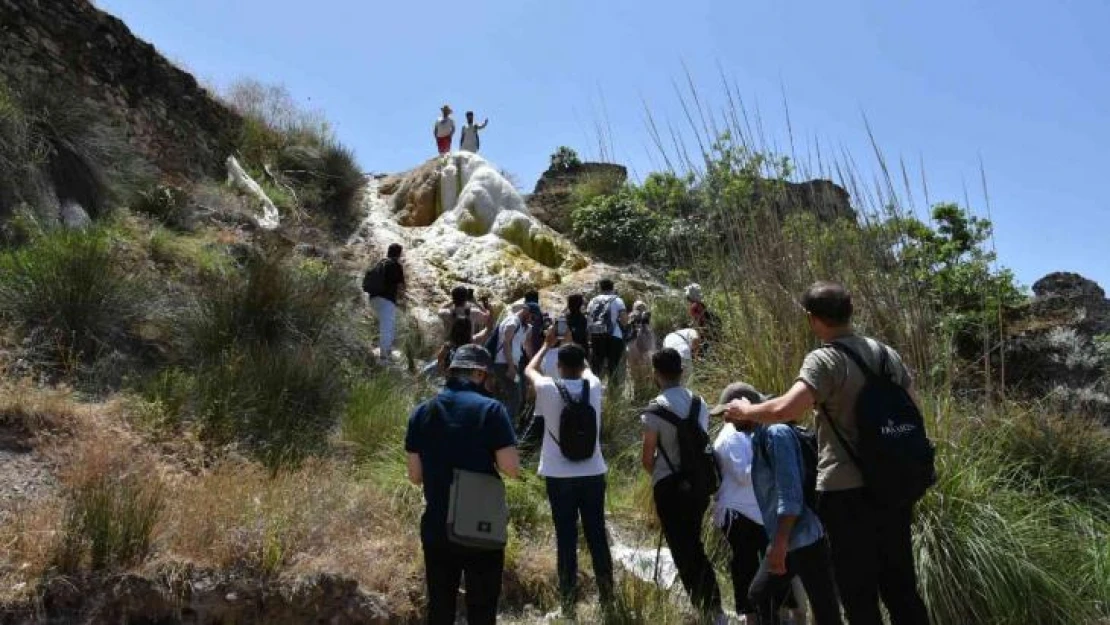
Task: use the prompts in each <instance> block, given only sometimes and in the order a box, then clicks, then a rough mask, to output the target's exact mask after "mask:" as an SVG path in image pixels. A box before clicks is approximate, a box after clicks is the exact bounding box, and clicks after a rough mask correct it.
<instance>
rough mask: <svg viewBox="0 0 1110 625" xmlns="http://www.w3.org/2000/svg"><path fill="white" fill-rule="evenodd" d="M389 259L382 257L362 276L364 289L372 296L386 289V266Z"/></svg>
mask: <svg viewBox="0 0 1110 625" xmlns="http://www.w3.org/2000/svg"><path fill="white" fill-rule="evenodd" d="M387 262H388V261H387V260H386V259H382V260H380V261H378V264H376V265H374V266H373V267H371V268H370V269H368V270H367V271H366V275H364V276H363V277H362V290H363V291H366V294H367V295H369V296H370V297H377V296H378V295H381V294H382V292H383V291H385V266H386V263H387Z"/></svg>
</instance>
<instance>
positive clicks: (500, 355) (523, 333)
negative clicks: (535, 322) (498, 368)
mask: <svg viewBox="0 0 1110 625" xmlns="http://www.w3.org/2000/svg"><path fill="white" fill-rule="evenodd" d="M509 328H516V334H514V335H513V344H512V349H511V350H510V351H511V353H512V355H513V364H520V359H521V358H524V340H525V339H526V338H527V337H528V326H526V325H524V322H522V321H521V320H520V319H519V318H518V317H517V316H516V315H509V316H508V317H506V318H505V320H504V321H502V322H501V324H500V325H498V326H497V334H498V337H497V354H496V355H494V358H493V362H494V364H498V365H504V364H508V363H506V362H505V333H506V331H508V329H509Z"/></svg>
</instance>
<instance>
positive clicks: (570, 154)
mask: <svg viewBox="0 0 1110 625" xmlns="http://www.w3.org/2000/svg"><path fill="white" fill-rule="evenodd" d="M581 166H582V160H581V159H579V158H578V152H575V151H574V150H573V149H572V148H569V147H567V146H565V145H561V146H559V147H558V148H557V149H556V150H555V151H554V152H552V154H551V169H553V170H555V171H569V170H571V169H575V168H578V167H581Z"/></svg>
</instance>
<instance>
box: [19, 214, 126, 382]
mask: <svg viewBox="0 0 1110 625" xmlns="http://www.w3.org/2000/svg"><path fill="white" fill-rule="evenodd" d="M145 297H146V296H145V289H144V288H143V286H142V284H141V283H140V282H139V280H138V279H137V278H136V276H135V275H134V274H133V273H132V272H131V271H129V270H128V269H127V266H126V264H125V258H124V256H123V254H122V252H121V249H120V246H119V243H118V241H116V240H115V238H114V235H113V233H112V232H111V231H109V230H106V229H104V228H92V229H89V230H86V231H72V230H59V231H55V232H51V233H48V234H45V235H43V236H41V237H40V238H38V239H36V240H35V241H34V242H33V243H32V244H30V245H29V246H27V247H24V248H19V249H14V250H8V251H6V252H3V253H2V254H0V316H2V317H3V319H4V320H5V321H7V322H8V323H9V324H11V325H12V326H13V327H14V328H15V329H16V331H17V333H18V335H19V336H20V337H21V338H23V339H25V340H26V341H28V343H29V345H30V346H31V348H32V350H33V352H34V353H35V354H37V355H38V357H40V358H42V359H43V360H44V361H45V363H44V364H46V365H48V366H53V367H60V368H63V369H66V370H72V368H73V367H76V366H77V365H79V364H82V363H85V364H87V363H89V362H91V361H93V360H95V359H96V358H97V357H98V356H100V355H101V354H102V353H103V352H105V351H110V350H112V349H115V348H119V347H120V346H122V345H125V344H127V343H128V341H130V340H132V339H133V334H132V330H133V325H134V324H135V322H137V321H138V320H140V319H141V318H142V316H143V314H144V302H145Z"/></svg>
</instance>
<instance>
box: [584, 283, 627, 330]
mask: <svg viewBox="0 0 1110 625" xmlns="http://www.w3.org/2000/svg"><path fill="white" fill-rule="evenodd" d="M610 299H611V300H613V301H612V303H610V304H609V319H610V320H611V321H612V323H611V324H610V325H611V326H612V327H613V330H612V332H610V334H612V335H613V336H615V337H617V338H618V339H623V338H624V332H622V331H621V324H620V318H621V313H622V312H624V311H625V310H627V308H626V307H625V305H624V300H622V299H621V298H619V297H617V296H616V295H614V294H613V293H602V294H601V295H598V296H597V297H594V298H593V299H592V300H590V304H589V305H588V306H586V314H587V316H588V315H589V314H590V312H592V311H593V310H594V306H595V305H597V304H598V303H599V302H608V301H609V300H610ZM602 305H604V304H602Z"/></svg>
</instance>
